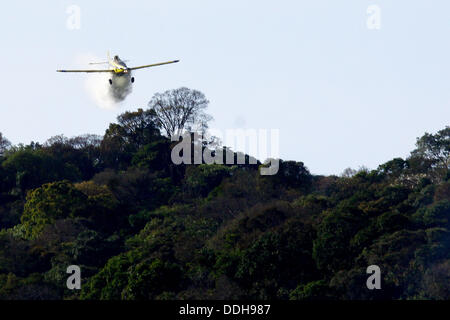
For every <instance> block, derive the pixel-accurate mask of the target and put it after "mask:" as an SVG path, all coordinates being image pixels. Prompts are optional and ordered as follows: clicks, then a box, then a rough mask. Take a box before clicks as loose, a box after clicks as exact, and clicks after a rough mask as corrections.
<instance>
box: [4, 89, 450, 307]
mask: <svg viewBox="0 0 450 320" xmlns="http://www.w3.org/2000/svg"><path fill="white" fill-rule="evenodd" d="M150 105H151V106H152V108H150V109H148V110H143V109H138V110H137V111H134V112H125V113H123V114H121V115H120V116H119V117H118V121H117V123H113V124H111V125H110V126H109V128H108V129H107V130H106V132H105V134H104V136H103V137H98V136H94V135H84V136H79V137H74V138H66V137H64V136H56V137H53V138H51V139H49V140H48V141H47V142H46V143H44V144H43V145H40V144H37V143H32V144H30V145H27V146H23V145H19V146H12V145H10V144H9V143H7V140H6V139H5V138H4V137H3V136H1V135H0V230H1V231H0V299H127V300H145V299H301V300H316V299H450V290H449V288H450V287H449V282H448V279H449V277H450V219H449V217H450V174H449V143H450V140H449V128H448V127H447V128H445V129H443V130H441V131H439V132H438V133H437V134H425V135H424V136H423V137H421V138H419V139H418V140H417V149H416V150H414V151H413V152H412V153H411V156H410V157H408V158H406V159H401V158H395V159H393V160H391V161H388V162H386V163H384V164H381V165H380V166H379V167H378V168H377V169H376V170H368V169H361V170H359V171H357V170H346V172H345V174H343V175H342V176H339V177H338V176H327V177H326V176H318V175H312V174H311V173H310V172H309V171H308V169H307V167H306V166H305V165H304V164H303V163H302V162H295V161H280V170H279V171H278V173H277V174H276V175H274V176H261V175H260V174H259V171H258V166H260V165H261V163H257V164H256V165H221V164H213V165H208V164H198V165H174V164H173V163H172V162H171V160H170V153H171V148H172V147H173V145H174V144H173V143H172V142H171V141H170V140H169V139H168V138H167V137H165V136H163V135H161V134H160V131H159V130H160V129H162V130H164V131H165V133H168V134H170V133H173V132H174V130H177V129H180V128H185V129H186V128H188V127H187V126H188V125H189V126H190V124H192V123H193V122H195V121H197V120H198V118H196V117H197V116H199V114H200V113H201V112H203V111H204V108H205V107H206V105H207V101H206V99H205V97H204V96H203V94H200V93H198V92H195V91H191V90H189V89H186V88H184V89H179V90H175V91H171V92H166V93H164V94H162V95H155V97H154V99H153V100H152V102H151V103H150ZM176 106H182V107H183V108H193V109H192V110H191V111H189V110H182V113H180V114H177V113H173V114H171V115H170V116H169V118H164V117H163V112H166V111H167V108H174V107H176ZM195 110H196V111H195ZM172 111H173V110H172ZM172 111H171V112H172ZM183 112H185V114H184V115H183ZM196 112H197V113H196ZM179 116H180V117H185V118H184V120H183V119H178V118H177V117H179ZM171 121H178V122H174V123H172V122H171ZM203 148H206V146H203ZM74 264H75V265H78V266H80V268H81V269H82V277H83V280H82V289H81V290H80V291H76V290H75V291H71V290H68V289H67V288H66V285H65V284H66V279H67V274H66V268H67V267H68V266H69V265H74ZM373 264H375V265H378V266H379V267H380V268H381V270H382V277H383V280H382V281H383V290H375V291H370V290H367V288H366V280H367V274H366V268H367V266H369V265H373Z"/></svg>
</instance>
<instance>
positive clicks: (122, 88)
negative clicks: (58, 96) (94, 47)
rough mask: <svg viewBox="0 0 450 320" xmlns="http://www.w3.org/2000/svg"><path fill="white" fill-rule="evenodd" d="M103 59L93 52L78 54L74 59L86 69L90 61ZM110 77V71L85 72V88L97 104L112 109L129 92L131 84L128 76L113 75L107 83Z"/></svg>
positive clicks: (117, 106)
mask: <svg viewBox="0 0 450 320" xmlns="http://www.w3.org/2000/svg"><path fill="white" fill-rule="evenodd" d="M105 60H106V59H105V58H99V57H97V56H95V55H93V54H83V55H79V56H78V57H77V59H76V61H77V64H80V65H83V66H86V68H88V69H89V68H91V67H92V66H89V65H88V64H89V63H90V62H99V61H105ZM97 67H99V65H97V66H96V68H97ZM102 67H103V68H106V67H107V65H105V66H101V65H100V68H102ZM83 68H84V67H83ZM110 79H113V77H112V74H110V73H87V74H86V80H85V89H86V91H87V92H88V94H89V96H90V97H91V98H92V99H93V100H94V102H95V104H96V105H97V106H99V107H100V108H102V109H109V110H114V109H117V108H119V107H120V103H121V102H122V101H124V100H125V98H126V97H127V96H128V95H129V94H130V93H131V91H132V85H131V81H130V78H129V77H128V76H122V77H115V78H114V79H113V84H112V85H110V84H109V80H110Z"/></svg>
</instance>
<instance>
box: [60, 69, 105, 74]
mask: <svg viewBox="0 0 450 320" xmlns="http://www.w3.org/2000/svg"><path fill="white" fill-rule="evenodd" d="M56 72H90V73H92V72H113V70H105V69H103V70H56Z"/></svg>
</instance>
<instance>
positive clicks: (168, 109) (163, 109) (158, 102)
mask: <svg viewBox="0 0 450 320" xmlns="http://www.w3.org/2000/svg"><path fill="white" fill-rule="evenodd" d="M208 104H209V101H208V100H207V99H206V97H205V95H204V94H203V93H201V92H200V91H197V90H191V89H188V88H184V87H183V88H179V89H174V90H168V91H166V92H164V93H156V94H155V95H154V96H153V98H152V99H151V101H150V102H149V104H148V106H149V107H150V108H151V110H153V111H154V112H155V118H156V121H157V123H158V124H159V125H160V126H161V128H162V129H163V130H164V131H165V133H166V135H167V136H168V137H171V136H173V135H176V134H180V133H182V131H183V130H188V131H200V132H201V133H205V132H206V129H208V121H210V120H212V117H211V116H210V115H208V114H206V113H205V109H206V108H207V107H208Z"/></svg>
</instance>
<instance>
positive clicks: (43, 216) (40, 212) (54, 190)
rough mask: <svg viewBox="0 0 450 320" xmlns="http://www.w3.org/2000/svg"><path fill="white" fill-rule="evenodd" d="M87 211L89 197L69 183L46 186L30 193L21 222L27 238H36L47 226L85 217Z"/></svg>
mask: <svg viewBox="0 0 450 320" xmlns="http://www.w3.org/2000/svg"><path fill="white" fill-rule="evenodd" d="M86 209H87V196H86V195H84V194H83V193H82V192H81V191H78V190H77V189H76V188H75V187H74V186H73V184H71V183H70V182H68V181H60V182H52V183H48V184H44V185H43V186H42V187H40V188H37V189H35V190H33V191H31V192H29V193H28V195H27V198H26V202H25V207H24V211H23V215H22V217H21V222H22V224H23V226H24V228H25V237H26V238H28V239H34V238H36V237H37V236H38V235H39V234H40V233H41V232H42V230H43V229H44V227H45V225H47V224H51V223H54V222H55V221H56V220H58V219H64V218H67V217H71V218H73V217H77V216H83V215H84V214H85V211H86Z"/></svg>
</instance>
